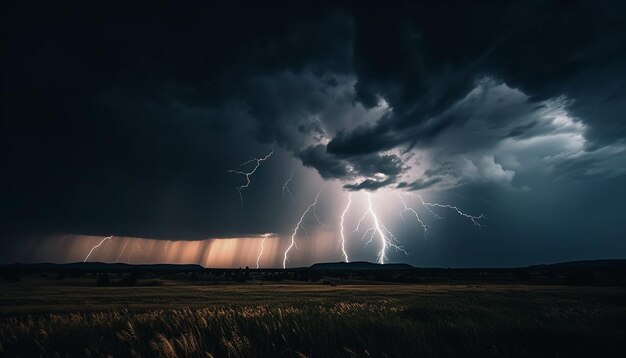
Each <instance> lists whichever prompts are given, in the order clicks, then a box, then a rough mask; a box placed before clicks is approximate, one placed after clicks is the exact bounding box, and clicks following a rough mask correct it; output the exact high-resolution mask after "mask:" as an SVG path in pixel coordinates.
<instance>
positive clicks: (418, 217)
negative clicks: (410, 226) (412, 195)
mask: <svg viewBox="0 0 626 358" xmlns="http://www.w3.org/2000/svg"><path fill="white" fill-rule="evenodd" d="M398 197H399V198H400V201H401V202H402V205H404V209H402V211H400V217H401V218H402V220H404V217H403V216H402V214H403V213H405V212H410V213H411V214H413V215H414V216H415V219H416V220H417V222H418V223H419V224H420V226H421V227H422V229H423V230H424V237H427V236H428V225H426V224H424V222H423V221H422V219H420V216H419V214H418V213H417V211H415V210H414V209H413V208H411V207H409V206H408V205H406V202H405V201H404V198H402V196H400V195H398Z"/></svg>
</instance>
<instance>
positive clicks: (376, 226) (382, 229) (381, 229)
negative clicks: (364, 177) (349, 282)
mask: <svg viewBox="0 0 626 358" xmlns="http://www.w3.org/2000/svg"><path fill="white" fill-rule="evenodd" d="M366 194H367V211H366V212H365V213H364V214H363V216H362V217H361V219H360V220H359V222H358V224H357V228H356V230H355V231H358V230H359V226H360V225H361V223H362V222H363V220H365V218H366V217H367V216H371V218H372V221H373V226H371V227H370V228H368V229H367V230H365V233H364V234H363V239H365V237H366V236H367V234H368V233H369V234H370V236H369V240H368V241H367V243H366V245H367V244H369V243H370V242H372V240H374V237H375V236H376V235H378V237H379V238H380V245H381V248H380V250H379V251H378V263H379V264H384V263H385V260H386V259H387V248H389V247H393V248H394V249H396V250H398V251H402V252H404V253H405V254H407V255H408V252H406V250H404V249H403V248H402V247H400V246H398V245H396V244H395V243H394V241H396V238H395V236H394V235H393V234H392V233H391V232H390V231H389V230H388V229H387V227H386V226H385V225H383V224H382V223H381V222H380V220H379V219H378V216H377V215H376V212H375V211H374V208H373V205H372V194H370V193H366Z"/></svg>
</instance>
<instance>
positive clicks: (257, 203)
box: [0, 1, 626, 267]
mask: <svg viewBox="0 0 626 358" xmlns="http://www.w3.org/2000/svg"><path fill="white" fill-rule="evenodd" d="M625 13H626V6H625V5H624V3H623V2H622V1H458V2H449V1H447V2H446V1H438V2H427V3H426V2H424V3H417V2H390V1H385V2H363V1H355V2H334V3H332V2H323V1H321V2H320V1H316V2H310V3H309V2H306V1H289V2H278V1H270V2H261V1H250V2H241V1H228V2H207V3H204V4H200V3H194V4H190V3H186V4H177V5H163V4H151V6H149V7H147V6H141V5H138V4H137V5H132V4H128V3H124V2H120V3H113V2H97V3H96V2H88V1H81V2H65V3H63V4H53V2H42V3H37V2H31V1H7V2H3V5H2V32H3V36H2V78H1V83H2V105H1V111H2V116H1V122H0V148H1V149H0V168H1V176H0V225H1V228H2V230H1V233H0V238H1V241H0V262H3V263H11V262H41V261H46V262H70V261H82V260H83V259H84V258H85V255H86V254H87V253H88V252H89V249H90V248H91V247H93V246H94V244H97V243H99V242H100V240H101V239H102V238H104V237H107V236H110V235H112V236H113V238H112V239H111V240H108V241H107V242H105V243H104V244H103V245H102V247H99V248H97V249H96V251H94V257H93V259H94V260H98V261H107V262H114V261H119V262H177V263H182V262H191V263H201V264H203V265H205V266H233V267H238V266H245V265H250V266H252V265H254V261H255V260H256V259H257V254H258V253H259V250H260V248H261V246H260V245H261V244H264V245H266V246H265V247H264V248H265V249H266V251H265V253H264V255H265V256H264V257H263V260H262V261H261V263H262V264H261V266H265V267H279V266H281V265H282V261H283V257H284V256H283V255H284V251H285V250H286V249H287V248H288V246H289V244H290V242H291V237H292V234H293V233H294V230H295V229H296V226H297V224H298V221H299V220H300V219H301V216H302V215H303V213H305V210H306V209H307V207H309V206H310V205H311V204H312V203H314V201H315V198H316V194H318V192H319V193H320V194H319V197H318V200H317V205H315V206H312V207H311V209H310V210H309V211H308V212H307V213H306V215H304V216H303V217H302V223H301V224H302V225H301V226H300V227H299V228H298V230H297V231H296V234H295V235H294V239H295V240H296V241H297V247H298V248H297V249H296V248H295V247H294V248H293V250H292V251H291V252H290V256H289V259H288V260H287V266H298V265H309V264H311V263H315V262H325V261H341V260H343V259H344V257H343V256H342V251H341V244H340V241H341V240H340V238H341V214H342V212H344V211H346V215H345V218H344V236H345V241H346V243H345V248H346V251H347V253H348V254H349V256H350V260H367V261H372V262H376V261H377V260H379V259H380V255H379V254H380V253H379V251H380V250H381V248H382V245H383V241H382V240H383V239H382V238H381V236H380V235H379V230H377V228H376V227H375V226H376V222H375V220H374V215H375V216H376V219H377V220H378V221H379V225H381V226H384V227H383V228H382V229H381V230H380V232H384V236H385V237H386V240H388V243H389V246H388V247H387V249H386V252H385V260H384V261H385V262H406V263H410V264H412V265H416V266H436V267H481V266H482V267H484V266H517V265H529V264H535V263H547V262H558V261H569V260H578V259H600V258H624V257H626V223H625V219H626V184H625V183H626V180H625V179H626V118H625V114H624V113H626V21H624V14H625ZM269 154H271V155H269ZM268 155H269V156H268ZM266 156H267V159H266V160H264V161H259V162H256V161H254V160H253V161H252V162H247V161H249V160H251V159H254V158H264V157H266ZM242 163H244V165H242V166H240V165H241V164H242ZM256 164H258V167H256ZM255 167H256V171H254V173H253V174H252V175H250V176H249V179H250V183H249V185H247V187H243V188H241V192H240V193H241V198H240V196H239V194H240V193H239V192H238V189H237V187H238V186H241V185H246V184H247V180H246V176H245V175H242V174H240V173H237V171H239V172H241V173H249V172H251V171H252V170H254V169H255ZM229 170H230V171H229ZM233 170H234V171H235V172H233ZM285 182H287V184H286V185H284V184H285ZM287 189H288V190H287ZM368 196H369V198H371V202H372V213H371V214H370V215H367V216H365V217H364V219H363V222H362V223H361V227H360V228H359V230H358V231H356V232H355V228H356V226H357V223H358V221H359V219H361V218H362V216H363V215H364V214H366V213H367V212H368V203H367V199H368ZM349 197H350V199H351V204H350V206H349V207H348V208H347V209H348V210H345V209H346V206H347V203H348V198H349ZM420 197H421V199H423V201H424V202H425V203H431V204H441V205H449V206H454V207H456V208H458V209H459V210H460V211H461V213H458V212H457V210H456V209H454V208H451V207H437V206H433V205H423V204H422V203H421V199H420ZM403 201H404V202H405V203H406V205H407V208H410V209H413V210H414V211H411V210H408V209H405V207H404V204H403ZM403 209H405V210H403ZM372 214H374V215H372ZM416 214H417V217H419V220H421V221H422V222H423V223H424V225H426V228H427V233H426V232H425V230H424V227H422V225H421V224H420V222H419V221H418V220H417V217H416ZM463 214H464V215H463ZM481 214H483V215H484V217H481ZM467 215H470V216H472V217H468V216H467ZM479 217H480V218H479ZM474 218H479V219H474ZM472 219H474V220H476V222H473V221H472ZM368 229H371V230H369V231H368ZM263 237H265V238H266V242H262V240H263ZM369 239H372V240H371V242H369V243H368V241H369ZM198 240H203V241H198ZM129 243H130V244H129ZM394 245H395V246H397V248H396V247H393V246H394ZM133 250H134V251H133ZM404 251H406V253H405V252H404ZM133 255H135V259H134V260H135V261H133Z"/></svg>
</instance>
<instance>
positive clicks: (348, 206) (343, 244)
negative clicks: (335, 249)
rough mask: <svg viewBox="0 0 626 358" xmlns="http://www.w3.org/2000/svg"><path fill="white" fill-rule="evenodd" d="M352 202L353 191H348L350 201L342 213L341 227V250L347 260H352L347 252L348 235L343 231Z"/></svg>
mask: <svg viewBox="0 0 626 358" xmlns="http://www.w3.org/2000/svg"><path fill="white" fill-rule="evenodd" d="M351 202H352V192H350V193H348V203H347V204H346V208H345V209H343V212H342V213H341V222H340V227H341V252H342V253H343V260H344V261H345V262H350V260H349V259H348V253H347V252H346V237H345V235H344V232H343V220H344V218H345V216H346V213H347V212H348V209H350V203H351Z"/></svg>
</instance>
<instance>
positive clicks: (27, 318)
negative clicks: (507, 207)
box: [0, 281, 626, 357]
mask: <svg viewBox="0 0 626 358" xmlns="http://www.w3.org/2000/svg"><path fill="white" fill-rule="evenodd" d="M0 355H2V356H7V357H9V356H10V357H18V356H23V357H30V356H40V355H43V356H57V355H58V356H72V357H74V356H76V357H79V356H80V357H82V356H94V357H107V356H113V357H126V356H164V357H195V356H204V357H210V356H214V357H364V356H372V357H385V356H388V357H431V356H438V357H511V356H512V357H538V356H540V357H541V356H543V357H570V356H595V357H611V356H614V357H624V356H626V289H624V288H601V287H549V286H524V285H508V286H506V285H481V286H475V285H338V286H329V285H319V284H318V285H312V284H311V285H308V284H273V285H270V284H264V285H259V284H254V283H249V284H244V285H216V286H210V285H204V286H202V285H191V284H187V285H180V284H178V285H176V284H170V285H168V284H165V285H163V286H160V287H128V288H122V287H106V288H105V287H81V286H72V285H70V284H67V283H64V284H63V285H60V284H50V285H47V286H46V285H44V284H40V283H38V284H34V283H33V282H27V281H26V282H18V283H13V284H9V283H3V284H0Z"/></svg>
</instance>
